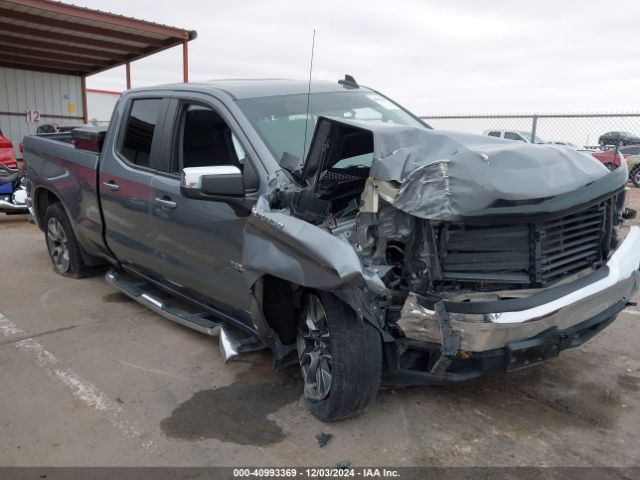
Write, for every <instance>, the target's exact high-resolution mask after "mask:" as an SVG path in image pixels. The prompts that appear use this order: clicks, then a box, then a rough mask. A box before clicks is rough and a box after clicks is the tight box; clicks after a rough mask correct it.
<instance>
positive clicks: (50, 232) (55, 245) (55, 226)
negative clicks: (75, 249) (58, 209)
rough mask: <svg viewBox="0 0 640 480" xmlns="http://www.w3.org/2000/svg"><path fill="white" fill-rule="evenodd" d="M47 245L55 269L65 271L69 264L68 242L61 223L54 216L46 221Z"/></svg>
mask: <svg viewBox="0 0 640 480" xmlns="http://www.w3.org/2000/svg"><path fill="white" fill-rule="evenodd" d="M47 247H48V248H49V253H50V254H51V259H52V260H53V265H54V267H55V268H56V270H57V271H58V272H60V273H66V272H67V271H68V270H69V266H70V264H71V260H70V258H69V244H68V240H67V234H66V233H65V231H64V228H63V227H62V224H61V223H60V221H59V220H58V219H57V218H55V217H52V218H50V219H49V222H47Z"/></svg>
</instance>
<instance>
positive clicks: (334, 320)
mask: <svg viewBox="0 0 640 480" xmlns="http://www.w3.org/2000/svg"><path fill="white" fill-rule="evenodd" d="M297 348H298V360H299V362H300V369H301V371H302V378H303V380H304V396H305V399H306V404H307V408H308V409H309V410H310V411H311V412H312V413H313V414H314V415H315V416H316V417H318V418H319V419H320V420H324V421H333V420H340V419H343V418H348V417H353V416H355V415H358V414H359V413H361V412H362V411H363V410H364V409H365V408H366V407H367V406H368V405H369V404H370V403H371V402H372V401H373V400H374V399H375V397H376V394H377V393H378V388H379V386H380V375H381V369H382V343H381V338H380V334H379V332H378V331H377V330H376V329H375V327H374V326H373V325H371V324H370V323H368V322H366V321H360V320H358V318H357V317H356V315H355V313H354V311H353V310H352V309H351V308H349V307H348V306H347V305H346V304H344V303H343V302H341V301H340V300H338V299H337V298H336V297H335V296H333V295H331V294H328V293H308V294H306V295H305V296H304V297H303V299H302V309H301V314H300V317H299V319H298V328H297Z"/></svg>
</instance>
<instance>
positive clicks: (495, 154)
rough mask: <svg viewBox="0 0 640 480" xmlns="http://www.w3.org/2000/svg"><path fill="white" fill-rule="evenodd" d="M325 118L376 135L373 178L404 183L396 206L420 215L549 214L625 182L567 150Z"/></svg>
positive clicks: (622, 174)
mask: <svg viewBox="0 0 640 480" xmlns="http://www.w3.org/2000/svg"><path fill="white" fill-rule="evenodd" d="M323 120H325V121H329V122H337V123H338V124H339V123H342V124H345V125H348V126H350V127H352V128H353V127H355V128H358V129H361V130H368V131H370V132H371V133H372V134H373V150H374V151H373V155H374V160H373V163H372V166H371V171H370V176H371V177H373V178H374V179H377V180H383V181H393V182H398V183H399V184H400V189H399V191H398V194H397V196H396V198H395V200H394V202H393V204H394V206H395V207H397V208H399V209H401V210H403V211H405V212H407V213H410V214H412V215H415V216H418V217H422V218H430V219H441V220H454V219H460V218H462V217H468V216H481V215H485V214H489V213H494V214H509V213H512V214H522V213H545V212H550V211H555V210H560V209H562V208H568V207H571V206H573V205H571V204H572V203H573V204H578V203H582V201H583V200H585V201H588V200H589V199H590V198H596V197H598V196H602V195H604V194H606V193H608V192H613V191H615V190H617V189H619V188H621V187H622V186H624V185H625V183H626V179H627V174H626V173H625V172H624V171H623V170H626V168H623V169H622V168H621V169H618V170H617V171H614V172H609V171H608V170H607V169H606V168H605V167H604V166H603V165H602V164H601V163H600V162H598V161H597V160H596V159H594V158H593V157H591V156H590V155H586V154H584V153H581V152H577V151H575V150H571V149H568V148H564V147H561V146H555V145H539V144H529V143H523V142H515V141H511V140H502V139H499V138H495V137H489V136H481V135H471V134H463V133H457V132H446V131H438V130H429V129H420V128H414V127H407V126H403V125H396V124H389V123H383V122H365V121H353V120H344V119H336V118H324V119H323ZM576 192H580V193H579V194H577V195H575V198H573V199H572V198H571V197H572V196H573V195H574V194H576Z"/></svg>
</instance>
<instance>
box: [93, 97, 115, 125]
mask: <svg viewBox="0 0 640 480" xmlns="http://www.w3.org/2000/svg"><path fill="white" fill-rule="evenodd" d="M119 98H120V95H119V94H117V93H107V92H96V91H91V89H87V111H88V112H89V123H94V121H95V122H97V124H98V125H104V124H106V123H108V122H109V120H111V114H112V113H113V108H114V107H115V105H116V103H117V101H118V99H119Z"/></svg>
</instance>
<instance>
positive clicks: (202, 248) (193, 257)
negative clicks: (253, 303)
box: [151, 175, 250, 319]
mask: <svg viewBox="0 0 640 480" xmlns="http://www.w3.org/2000/svg"><path fill="white" fill-rule="evenodd" d="M151 197H152V202H153V203H152V205H151V218H152V221H153V224H154V229H155V247H156V252H157V256H158V260H159V261H160V263H161V264H162V272H163V277H164V280H165V281H167V282H168V283H170V284H172V285H173V286H174V287H177V288H179V289H181V290H183V291H187V292H189V291H190V292H193V293H195V294H196V295H197V296H198V297H199V298H200V299H206V300H207V301H210V302H211V303H212V304H213V305H214V306H216V307H217V308H219V309H221V310H223V311H226V312H227V313H230V314H232V315H234V316H236V317H237V318H240V319H243V318H248V311H249V305H250V303H249V299H250V297H249V293H248V291H247V286H246V284H245V282H244V277H243V275H242V272H241V271H239V269H238V266H239V265H240V260H241V255H242V243H241V242H242V234H243V230H244V227H245V223H246V219H247V216H248V214H249V212H248V211H246V212H245V211H242V210H239V209H238V208H237V207H234V206H232V205H230V204H227V203H225V202H214V201H206V200H195V199H190V198H186V197H183V196H182V195H181V194H180V181H179V180H178V179H177V178H175V177H165V176H160V175H157V176H155V177H154V178H153V181H152V184H151Z"/></svg>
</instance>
